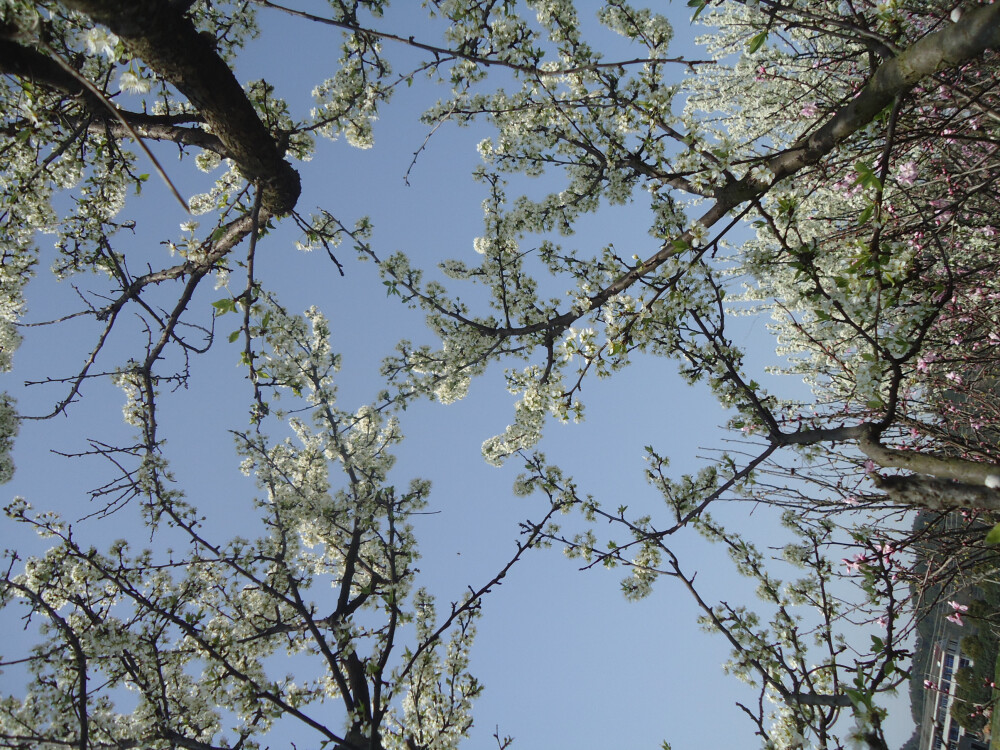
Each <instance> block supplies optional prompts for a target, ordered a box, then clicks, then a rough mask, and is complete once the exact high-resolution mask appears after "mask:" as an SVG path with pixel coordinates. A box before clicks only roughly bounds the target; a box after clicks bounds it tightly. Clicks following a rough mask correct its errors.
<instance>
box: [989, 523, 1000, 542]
mask: <svg viewBox="0 0 1000 750" xmlns="http://www.w3.org/2000/svg"><path fill="white" fill-rule="evenodd" d="M986 543H987V544H1000V523H998V524H997V525H996V526H994V527H993V528H992V529H990V533H989V534H987V535H986Z"/></svg>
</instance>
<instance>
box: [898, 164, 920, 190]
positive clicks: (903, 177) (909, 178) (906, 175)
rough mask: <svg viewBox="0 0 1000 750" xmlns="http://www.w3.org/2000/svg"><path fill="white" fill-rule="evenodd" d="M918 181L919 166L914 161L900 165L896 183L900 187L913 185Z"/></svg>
mask: <svg viewBox="0 0 1000 750" xmlns="http://www.w3.org/2000/svg"><path fill="white" fill-rule="evenodd" d="M916 179H917V165H916V164H914V163H913V162H912V161H908V162H906V163H905V164H900V165H899V169H897V170H896V182H898V183H899V184H900V185H912V184H913V183H914V182H915V181H916Z"/></svg>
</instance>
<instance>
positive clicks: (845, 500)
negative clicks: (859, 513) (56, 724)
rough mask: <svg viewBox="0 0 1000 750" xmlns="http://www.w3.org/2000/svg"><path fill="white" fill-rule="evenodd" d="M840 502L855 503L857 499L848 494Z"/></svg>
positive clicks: (845, 503)
mask: <svg viewBox="0 0 1000 750" xmlns="http://www.w3.org/2000/svg"><path fill="white" fill-rule="evenodd" d="M841 502H842V503H843V504H844V505H857V504H858V502H859V500H858V499H857V498H856V497H854V495H848V496H847V497H845V498H844V499H843V500H841Z"/></svg>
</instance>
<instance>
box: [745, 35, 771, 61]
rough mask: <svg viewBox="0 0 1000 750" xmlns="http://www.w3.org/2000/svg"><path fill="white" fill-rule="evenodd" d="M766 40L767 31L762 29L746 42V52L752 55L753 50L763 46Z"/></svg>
mask: <svg viewBox="0 0 1000 750" xmlns="http://www.w3.org/2000/svg"><path fill="white" fill-rule="evenodd" d="M766 41H767V31H762V32H760V33H759V34H756V35H754V37H753V38H752V39H751V40H750V43H749V44H747V52H749V53H750V54H751V55H752V54H753V53H754V52H756V51H757V50H759V49H760V48H761V47H763V46H764V42H766Z"/></svg>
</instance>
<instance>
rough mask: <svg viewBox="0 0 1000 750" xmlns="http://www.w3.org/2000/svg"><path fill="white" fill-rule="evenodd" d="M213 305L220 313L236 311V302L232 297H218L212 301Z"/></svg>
mask: <svg viewBox="0 0 1000 750" xmlns="http://www.w3.org/2000/svg"><path fill="white" fill-rule="evenodd" d="M212 307H214V308H215V309H216V310H218V313H217V314H218V315H225V314H226V313H230V312H236V302H235V300H233V299H232V298H230V297H223V298H222V299H217V300H216V301H215V302H213V303H212Z"/></svg>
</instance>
